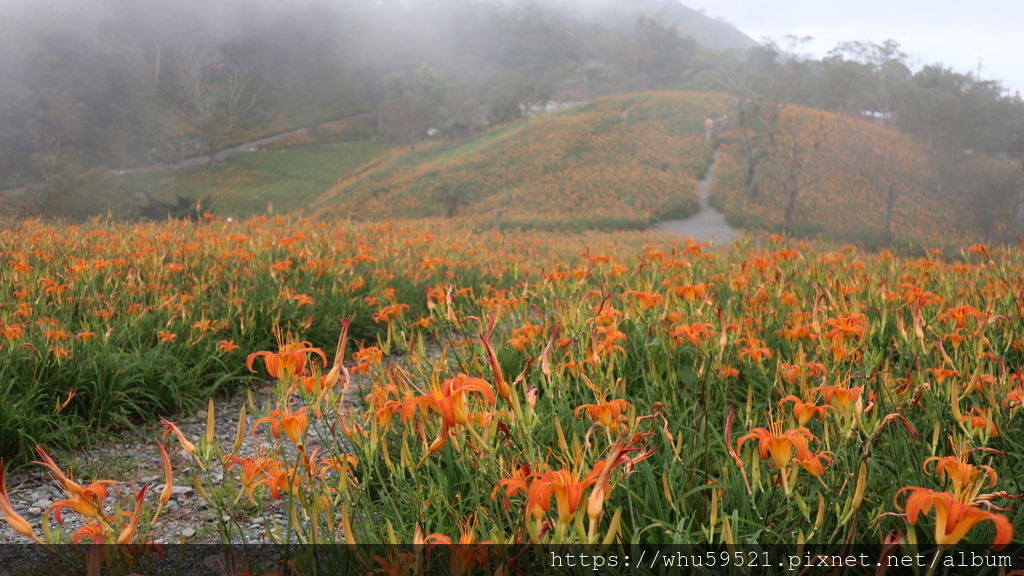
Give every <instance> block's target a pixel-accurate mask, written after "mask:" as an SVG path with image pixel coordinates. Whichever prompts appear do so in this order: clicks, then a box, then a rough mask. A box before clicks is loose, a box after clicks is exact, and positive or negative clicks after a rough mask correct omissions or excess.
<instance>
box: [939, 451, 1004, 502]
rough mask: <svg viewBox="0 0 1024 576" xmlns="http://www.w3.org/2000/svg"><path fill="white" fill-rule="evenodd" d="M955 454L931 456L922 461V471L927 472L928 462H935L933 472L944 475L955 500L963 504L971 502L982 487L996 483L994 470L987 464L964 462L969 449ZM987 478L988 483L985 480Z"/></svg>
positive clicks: (989, 486) (988, 486)
mask: <svg viewBox="0 0 1024 576" xmlns="http://www.w3.org/2000/svg"><path fill="white" fill-rule="evenodd" d="M957 452H958V453H957V454H956V455H955V456H943V457H939V456H932V457H931V458H927V459H925V461H924V471H925V472H926V473H927V472H928V463H929V462H935V474H936V475H941V476H945V477H946V478H947V479H948V480H949V481H950V482H952V483H953V495H954V496H956V499H957V501H959V502H963V503H965V504H967V503H970V502H973V501H974V499H975V498H977V496H978V493H979V492H980V491H981V490H982V489H983V488H991V487H993V486H995V485H996V471H995V470H993V469H992V468H991V467H989V466H975V465H973V464H970V463H968V462H965V461H964V460H963V458H966V457H967V454H969V453H970V452H971V451H970V450H968V451H966V453H964V454H960V453H959V452H960V451H959V450H957ZM986 480H988V484H987V485H986V484H985V481H986Z"/></svg>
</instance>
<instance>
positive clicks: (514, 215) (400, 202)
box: [316, 92, 732, 229]
mask: <svg viewBox="0 0 1024 576" xmlns="http://www.w3.org/2000/svg"><path fill="white" fill-rule="evenodd" d="M731 103H732V99H731V98H730V97H728V96H721V95H713V94H697V93H688V92H655V93H647V94H642V95H627V96H617V97H612V98H604V99H599V100H595V101H592V102H589V103H587V104H583V105H580V106H576V107H573V108H569V109H567V110H563V111H561V112H558V113H555V114H551V115H547V116H543V117H540V118H536V119H533V120H530V121H528V122H527V121H523V122H520V123H518V124H515V125H511V126H503V127H499V128H496V129H495V130H492V131H491V132H488V133H487V134H485V135H483V136H482V137H481V138H479V139H476V140H473V141H470V142H466V143H463V144H460V145H456V146H454V147H453V146H450V145H445V144H443V143H433V144H430V145H427V146H423V147H421V148H419V149H417V150H416V151H413V152H408V153H405V154H398V153H395V154H394V155H393V156H392V157H391V158H390V160H389V161H388V162H383V163H381V164H379V165H378V166H376V167H374V169H372V170H369V171H367V172H366V173H365V174H363V175H362V176H361V177H359V178H356V179H352V180H349V181H346V182H343V183H341V184H339V185H338V186H336V187H335V188H333V189H332V190H331V191H330V192H328V193H327V194H325V195H324V196H323V197H322V198H321V199H320V200H319V201H318V202H317V204H316V207H317V208H318V209H322V210H324V211H325V212H326V213H329V214H332V215H335V216H341V217H351V218H354V219H364V220H372V219H379V218H423V217H436V216H452V215H454V216H459V217H470V218H474V217H475V218H480V219H484V218H487V217H488V215H490V214H491V213H492V212H493V210H494V209H496V208H501V209H502V210H503V211H504V214H505V221H506V222H507V223H508V224H510V225H512V226H517V225H519V226H523V227H531V228H535V227H540V228H576V229H579V228H620V229H621V228H642V227H645V226H647V225H648V224H649V223H651V222H654V221H658V220H661V219H666V218H681V217H686V216H688V215H690V214H693V213H694V212H695V211H696V209H697V207H698V199H697V193H696V188H695V185H696V182H697V180H698V178H699V177H700V176H701V175H702V173H703V171H704V170H705V168H706V167H707V165H708V163H709V162H710V158H711V148H710V146H708V145H707V144H706V143H705V142H704V141H703V123H704V120H705V118H707V117H708V116H718V115H721V114H723V113H724V112H726V111H727V110H728V108H729V106H730V105H731Z"/></svg>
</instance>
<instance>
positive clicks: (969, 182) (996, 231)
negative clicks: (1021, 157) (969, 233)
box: [938, 153, 1024, 243]
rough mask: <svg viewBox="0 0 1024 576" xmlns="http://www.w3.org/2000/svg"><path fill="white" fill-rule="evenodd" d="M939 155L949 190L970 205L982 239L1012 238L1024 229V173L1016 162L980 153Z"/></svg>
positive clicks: (970, 211) (983, 240)
mask: <svg viewBox="0 0 1024 576" xmlns="http://www.w3.org/2000/svg"><path fill="white" fill-rule="evenodd" d="M938 158H941V168H940V171H941V172H942V176H943V182H944V183H945V184H946V187H947V190H946V191H947V192H948V193H950V194H954V195H956V196H957V197H958V199H959V200H961V201H964V202H965V203H966V204H967V208H968V214H967V215H968V216H969V217H970V218H971V220H972V221H973V222H972V224H973V225H974V229H975V231H976V232H977V234H978V239H979V240H980V241H981V242H984V243H989V242H993V241H1010V240H1012V239H1014V238H1016V237H1018V236H1020V235H1021V234H1022V232H1024V220H1022V219H1024V172H1022V171H1021V170H1020V169H1019V166H1017V165H1016V163H1011V162H1007V161H1005V160H1002V159H999V158H996V157H993V156H989V155H987V154H979V153H971V154H966V153H960V154H943V155H939V156H938Z"/></svg>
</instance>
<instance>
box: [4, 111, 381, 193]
mask: <svg viewBox="0 0 1024 576" xmlns="http://www.w3.org/2000/svg"><path fill="white" fill-rule="evenodd" d="M366 114H367V113H366V112H361V113H359V114H350V115H348V116H342V117H341V118H332V119H330V120H324V121H323V122H319V123H317V124H312V125H309V126H301V127H299V128H293V129H291V130H288V131H285V132H278V133H277V134H271V135H270V136H264V137H263V138H257V139H256V140H251V141H249V142H243V143H241V144H236V145H234V146H230V147H228V148H224V149H222V150H220V151H218V152H217V154H215V155H214V158H216V160H223V159H225V158H227V157H228V156H230V155H232V154H235V153H236V152H249V151H252V150H255V149H257V148H259V147H260V146H265V145H267V144H270V143H271V142H273V141H274V140H277V139H279V138H284V137H285V136H292V135H295V134H299V133H301V132H304V131H306V130H312V129H315V128H319V127H321V126H327V125H329V124H333V123H335V122H341V121H343V120H351V119H353V118H358V117H359V116H364V115H366ZM208 163H210V157H209V156H208V155H206V154H203V155H202V156H192V157H190V158H185V159H184V160H182V161H180V162H173V163H170V164H150V165H149V166H139V167H137V168H121V169H118V170H108V171H107V172H108V173H109V174H110V175H111V176H123V175H125V174H138V173H140V172H150V171H153V170H167V169H170V170H178V169H181V168H188V167H191V166H201V165H203V164H208ZM41 186H42V184H35V185H31V186H22V187H21V188H8V189H7V190H0V196H21V195H22V194H24V193H25V192H27V191H29V190H32V189H35V188H39V187H41Z"/></svg>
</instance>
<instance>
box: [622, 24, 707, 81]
mask: <svg viewBox="0 0 1024 576" xmlns="http://www.w3.org/2000/svg"><path fill="white" fill-rule="evenodd" d="M697 52H698V45H697V42H696V41H695V40H693V39H692V38H683V37H681V36H680V35H679V32H678V31H677V30H676V27H675V26H667V25H664V24H662V23H660V22H658V21H657V20H655V19H654V18H651V17H649V16H640V17H638V18H637V20H636V23H635V24H634V25H633V28H632V30H630V31H628V32H624V33H623V37H622V44H621V50H620V56H619V59H620V62H621V66H622V68H623V70H624V73H625V76H626V77H627V78H628V82H629V88H630V90H631V91H634V92H640V91H644V90H663V89H665V88H669V87H673V86H678V85H680V84H681V83H682V80H683V73H684V72H686V69H687V68H688V67H689V65H690V60H692V59H693V57H694V55H695V54H696V53H697Z"/></svg>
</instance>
